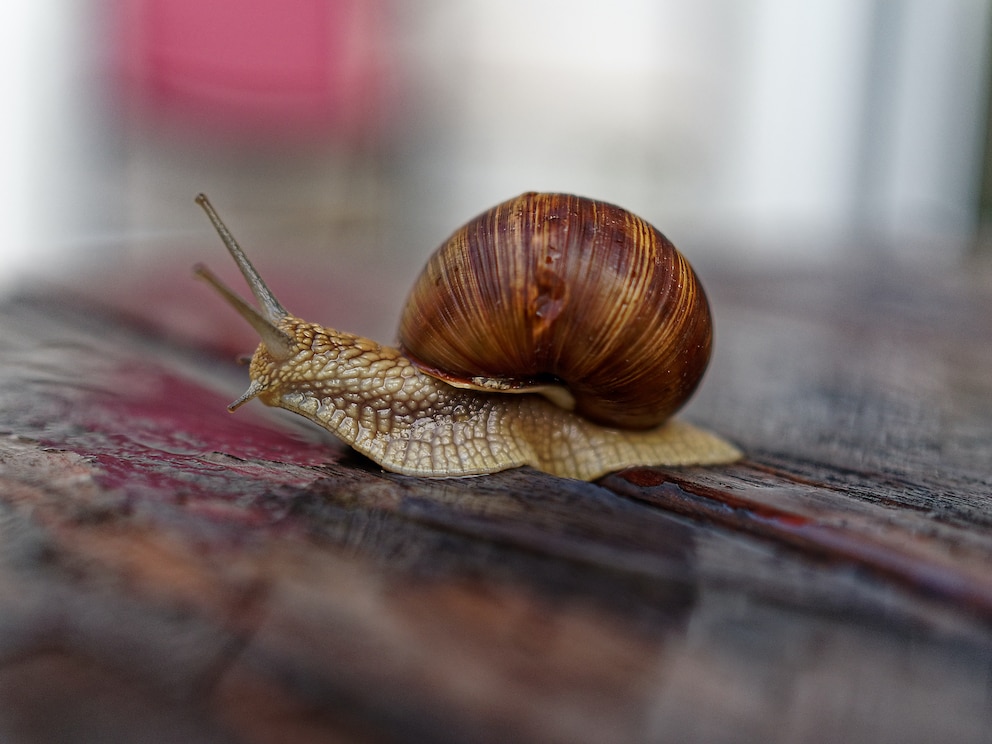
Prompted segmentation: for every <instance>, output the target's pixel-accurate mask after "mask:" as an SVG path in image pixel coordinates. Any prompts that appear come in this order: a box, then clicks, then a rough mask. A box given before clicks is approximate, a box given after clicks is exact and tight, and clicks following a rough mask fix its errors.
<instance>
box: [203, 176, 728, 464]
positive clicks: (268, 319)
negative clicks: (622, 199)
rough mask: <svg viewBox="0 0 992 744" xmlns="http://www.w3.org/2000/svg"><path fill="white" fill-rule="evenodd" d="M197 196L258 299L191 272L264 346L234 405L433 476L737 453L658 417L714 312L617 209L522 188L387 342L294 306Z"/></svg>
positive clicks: (656, 242)
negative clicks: (296, 421)
mask: <svg viewBox="0 0 992 744" xmlns="http://www.w3.org/2000/svg"><path fill="white" fill-rule="evenodd" d="M197 202H198V203H199V204H200V205H201V206H202V207H203V208H204V210H205V211H206V212H207V215H208V216H209V217H210V219H211V221H212V222H213V223H214V226H215V228H216V229H217V231H218V233H219V234H220V236H221V238H222V239H223V241H224V243H225V245H226V246H227V248H228V250H229V252H230V253H231V255H232V257H233V258H234V259H235V261H236V262H237V264H238V266H239V268H240V269H241V272H242V274H243V275H244V277H245V279H246V281H247V282H248V284H249V286H250V287H251V290H252V293H253V294H254V296H255V298H256V300H257V301H258V303H259V305H260V309H256V308H254V307H252V306H251V305H249V304H248V303H247V302H245V301H244V300H242V299H241V298H240V297H238V296H237V295H236V294H235V293H234V292H232V291H231V290H230V289H228V288H227V287H226V286H225V285H224V284H222V283H221V282H220V281H219V280H218V279H217V278H216V277H215V276H214V275H213V274H212V273H211V272H209V271H208V270H207V269H206V268H205V267H202V266H200V267H197V269H196V273H197V274H198V275H199V276H200V277H201V278H203V279H205V280H207V281H208V282H209V283H210V284H212V285H213V286H214V287H215V288H216V289H217V290H218V291H219V292H220V293H221V294H222V295H223V296H224V298H225V299H226V300H227V301H228V302H229V303H230V304H231V305H232V306H234V308H235V309H236V310H237V311H238V312H239V313H240V314H241V315H242V316H243V317H244V318H245V319H246V320H247V321H248V322H249V323H250V324H251V325H252V326H253V327H254V328H255V330H256V331H257V332H258V334H259V336H260V337H261V339H262V342H261V344H260V345H259V347H258V349H257V350H256V352H255V354H254V356H253V357H252V360H251V364H250V366H249V375H250V377H251V385H250V386H249V388H248V390H247V391H246V392H245V393H244V395H242V396H241V398H239V399H238V400H237V401H235V402H234V403H232V404H231V405H230V406H229V408H230V410H234V409H236V408H237V407H238V406H240V405H242V404H243V403H245V402H246V401H248V400H251V399H252V398H255V397H258V398H259V399H260V400H261V401H262V402H263V403H266V404H267V405H272V406H279V407H282V408H286V409H288V410H290V411H294V412H295V413H299V414H300V415H302V416H305V417H306V418H309V419H310V420H312V421H314V422H316V423H317V424H319V425H321V426H323V427H324V428H326V429H328V430H329V431H331V432H333V433H334V434H336V435H337V436H338V437H339V438H341V439H342V440H343V441H345V442H346V443H348V444H349V445H351V446H352V447H354V448H355V449H356V450H358V451H359V452H362V453H363V454H365V455H367V456H368V457H370V458H371V459H372V460H374V461H375V462H377V463H378V464H380V465H381V466H382V467H383V468H385V469H387V470H392V471H395V472H399V473H406V474H411V475H422V476H430V477H451V476H462V475H477V474H482V473H491V472H496V471H499V470H504V469H507V468H512V467H517V466H520V465H531V466H533V467H535V468H538V469H540V470H544V471H546V472H549V473H552V474H555V475H562V476H566V477H573V478H581V479H592V478H596V477H598V476H600V475H602V474H604V473H607V472H610V471H612V470H618V469H620V468H623V467H628V466H631V465H686V464H713V463H726V462H731V461H733V460H736V459H737V458H739V457H740V452H739V451H738V450H737V449H736V448H735V447H734V446H733V445H731V444H729V443H727V442H725V441H724V440H723V439H721V438H719V437H717V436H715V435H713V434H711V433H709V432H706V431H703V430H702V429H699V428H696V427H694V426H691V425H690V424H687V423H684V422H679V421H674V420H670V419H669V417H670V416H671V414H672V413H673V412H674V411H675V410H677V409H678V408H679V407H680V406H681V405H682V404H683V403H684V402H685V401H686V400H687V399H688V398H689V396H690V395H691V394H692V392H693V391H694V390H695V388H696V387H697V385H698V384H699V380H700V378H701V377H702V374H703V372H704V371H705V368H706V364H707V362H708V359H709V351H710V344H711V339H712V325H711V320H710V313H709V307H708V305H707V302H706V297H705V295H704V293H703V291H702V288H701V287H700V285H699V282H698V281H697V279H696V277H695V274H694V273H693V271H692V269H691V268H690V267H689V265H688V263H687V262H686V261H685V259H684V258H683V257H682V256H681V254H679V253H678V251H676V250H675V248H674V247H673V246H672V244H671V243H670V242H669V241H668V240H667V239H666V238H665V237H664V236H662V235H661V233H659V232H658V231H657V230H655V229H654V228H653V227H651V226H650V225H649V224H648V223H646V222H644V221H643V220H641V219H639V218H637V217H635V216H633V215H631V214H630V213H628V212H626V211H625V210H622V209H620V208H619V207H615V206H612V205H609V204H605V203H603V202H596V201H592V200H588V199H582V198H579V197H574V196H568V195H562V194H524V195H523V196H521V197H518V198H517V199H513V200H510V201H508V202H505V203H504V204H501V205H499V206H497V207H495V208H493V209H491V210H489V211H488V212H486V213H484V214H482V215H480V216H479V217H477V218H476V219H474V220H472V221H470V222H469V223H468V224H466V225H465V226H464V227H462V228H461V229H460V230H458V231H457V232H456V233H455V234H454V235H453V236H452V237H451V238H450V239H449V240H448V241H447V242H446V243H445V244H444V245H442V247H441V248H440V249H438V251H437V252H436V253H435V254H434V255H433V256H432V257H431V259H430V260H429V261H428V264H427V267H426V268H425V270H424V272H423V273H422V274H421V276H420V277H419V278H418V279H417V280H416V282H415V283H414V287H413V289H412V291H411V294H410V298H409V301H408V303H407V307H406V309H405V311H404V313H403V317H402V319H401V321H400V331H399V336H400V342H401V348H394V347H390V346H384V345H381V344H378V343H376V342H374V341H370V340H368V339H364V338H361V337H358V336H354V335H352V334H348V333H344V332H341V331H336V330H334V329H330V328H325V327H323V326H320V325H317V324H314V323H309V322H306V321H304V320H301V319H300V318H297V317H295V316H293V315H291V314H289V313H288V312H287V311H286V310H285V309H284V308H283V307H282V305H281V304H280V303H279V301H278V300H277V299H276V298H275V297H274V296H273V295H272V293H271V291H270V290H269V289H268V287H266V285H265V283H264V282H263V281H262V278H261V277H260V276H259V275H258V272H257V271H256V270H255V268H254V267H253V266H252V265H251V262H250V261H249V260H248V259H247V257H246V256H245V254H244V253H243V251H242V250H241V248H240V247H239V246H238V244H237V242H236V241H235V239H234V238H233V236H232V235H231V234H230V232H229V231H228V230H227V228H226V226H224V224H223V222H222V221H221V220H220V218H219V217H218V216H217V214H216V212H215V211H214V210H213V208H212V207H211V206H210V204H209V202H208V201H207V199H206V197H205V196H203V195H202V194H201V195H200V196H198V197H197Z"/></svg>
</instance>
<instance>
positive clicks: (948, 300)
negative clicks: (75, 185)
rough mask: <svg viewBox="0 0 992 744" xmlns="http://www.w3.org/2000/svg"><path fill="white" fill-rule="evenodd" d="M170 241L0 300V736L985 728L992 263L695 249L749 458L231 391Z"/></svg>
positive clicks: (633, 736) (733, 419) (803, 737)
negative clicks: (614, 455)
mask: <svg viewBox="0 0 992 744" xmlns="http://www.w3.org/2000/svg"><path fill="white" fill-rule="evenodd" d="M182 269H183V271H181V272H177V273H175V275H172V274H169V273H168V272H165V273H163V272H155V274H154V275H152V276H149V277H148V278H147V279H145V280H142V278H140V277H139V278H138V279H135V278H133V277H132V279H131V281H130V283H128V284H125V283H124V282H123V281H122V282H119V283H115V284H113V285H112V288H111V289H107V290H106V291H104V292H102V293H100V294H99V295H98V296H97V294H96V293H93V292H90V293H89V295H90V296H89V298H78V297H77V298H71V297H69V296H68V295H66V294H65V293H63V292H56V291H40V292H36V293H33V294H31V295H23V296H20V297H17V298H13V299H11V300H9V301H8V302H6V303H5V304H4V305H3V306H2V307H0V342H2V343H0V361H2V364H0V742H62V741H74V742H89V741H94V742H103V741H134V742H138V741H140V742H228V741H246V742H325V741H332V742H351V741H356V742H387V741H414V742H508V741H514V742H579V743H581V742H597V743H598V742H669V741H670V742H800V741H801V742H807V741H811V742H819V741H823V742H862V741H864V742H900V743H904V742H936V741H941V742H951V741H953V742H985V743H986V744H988V742H992V288H990V287H992V281H990V280H992V274H990V273H989V272H988V271H987V270H983V269H974V268H969V269H968V270H939V271H938V270H922V269H913V270H910V269H905V268H896V267H893V266H891V265H880V266H865V267H861V270H859V271H856V272H851V273H845V274H838V273H833V272H832V271H831V270H820V271H815V272H810V273H808V274H795V273H794V274H791V275H787V274H778V275H776V274H769V273H768V272H761V273H758V272H755V273H741V272H735V271H731V270H723V271H710V272H708V273H707V272H704V280H705V281H706V284H707V288H708V291H709V293H710V295H711V300H712V303H713V306H714V310H715V313H716V320H717V341H716V356H715V359H714V363H713V366H712V368H711V371H710V373H709V375H708V378H707V379H706V381H705V382H704V384H703V387H702V389H701V391H700V394H699V396H698V399H697V400H696V401H694V403H693V404H692V405H691V407H690V408H689V410H688V411H687V413H686V415H687V417H688V418H689V419H691V420H694V421H696V422H698V423H701V424H705V425H707V426H709V427H711V428H713V429H715V430H717V431H719V432H721V433H723V434H725V435H726V436H728V437H730V438H732V439H733V440H734V441H736V442H737V443H738V444H740V445H741V446H742V447H743V448H744V449H745V450H746V452H747V454H748V457H747V459H746V460H745V461H743V462H741V463H739V464H737V465H734V466H732V467H725V468H716V469H695V468H690V469H660V468H651V469H647V468H639V469H632V470H628V471H625V472H622V473H617V474H613V475H610V476H608V477H606V478H604V479H602V480H601V481H600V482H598V483H594V484H588V483H578V482H574V481H567V480H560V479H554V478H551V477H548V476H544V475H541V474H538V473H535V472H533V471H529V470H517V471H511V472H506V473H502V474H498V475H495V476H492V477H480V478H469V479H461V480H448V481H428V480H419V479H415V478H408V477H402V476H396V475H391V474H388V473H383V472H381V471H380V470H379V469H378V468H376V467H375V466H374V465H373V464H371V463H370V462H368V461H366V460H364V459H362V458H360V457H358V456H356V455H354V454H352V453H350V452H349V451H347V450H346V449H344V448H343V447H341V446H340V445H338V444H336V443H335V442H333V441H332V440H331V439H330V438H329V437H327V436H323V435H321V434H320V433H318V432H315V431H314V429H312V428H310V427H309V425H307V424H306V422H302V421H300V422H298V421H296V420H295V419H292V418H290V417H288V416H284V415H282V414H280V413H279V412H272V411H268V410H266V409H264V408H263V407H262V406H260V405H258V404H252V405H250V406H246V407H245V408H243V409H241V410H239V411H238V412H237V413H236V414H234V415H231V414H228V413H227V412H226V410H225V406H226V404H227V403H228V402H229V401H230V400H231V399H233V398H234V397H235V396H236V395H237V394H238V393H239V392H240V391H241V389H242V387H243V385H244V381H245V379H246V372H245V370H244V369H243V368H241V367H238V366H236V365H234V364H233V363H232V362H231V361H230V360H231V358H232V356H233V354H234V353H235V352H245V351H250V350H251V348H252V345H253V344H252V341H251V335H250V332H249V331H248V330H247V329H243V328H241V327H240V325H239V323H240V321H239V319H237V318H233V317H230V316H229V314H228V313H229V311H227V310H226V309H225V308H223V307H221V306H220V304H219V302H218V301H217V300H216V299H215V298H213V297H212V296H211V295H210V294H209V292H208V290H207V289H206V288H201V287H199V286H194V285H193V284H192V282H191V281H190V280H189V278H188V274H186V273H185V267H182ZM142 281H144V283H142ZM201 289H202V291H200V290H201ZM94 297H97V298H96V299H94ZM282 299H283V300H284V302H285V303H286V304H287V305H288V306H289V307H290V309H296V308H297V307H299V305H298V304H296V303H294V302H293V301H292V298H291V297H283V298H282ZM139 307H141V308H143V309H141V310H138V309H136V308H139ZM300 312H301V314H302V312H303V311H302V310H301V311H300ZM311 319H313V320H327V318H319V317H315V318H311Z"/></svg>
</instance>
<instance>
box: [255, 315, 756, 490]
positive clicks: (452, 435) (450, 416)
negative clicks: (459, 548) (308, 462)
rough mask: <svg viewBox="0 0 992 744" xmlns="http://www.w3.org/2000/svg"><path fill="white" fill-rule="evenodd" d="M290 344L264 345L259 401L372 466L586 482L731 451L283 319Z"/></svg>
mask: <svg viewBox="0 0 992 744" xmlns="http://www.w3.org/2000/svg"><path fill="white" fill-rule="evenodd" d="M278 327H279V328H280V329H281V330H283V331H285V332H286V333H287V334H288V335H289V336H290V337H292V338H293V339H294V341H295V343H296V350H295V353H294V354H293V355H292V356H291V357H290V358H289V359H286V360H278V359H275V358H273V357H272V355H271V354H269V352H268V350H267V348H266V346H265V344H264V343H263V344H262V345H260V346H259V348H258V350H257V351H256V352H255V356H254V357H253V358H252V362H251V366H250V375H251V378H252V381H253V386H258V387H259V389H260V392H258V393H257V397H258V398H259V399H261V400H262V402H264V403H266V404H268V405H271V406H279V407H281V408H285V409H288V410H290V411H293V412H294V413H298V414H300V415H302V416H305V417H306V418H308V419H310V420H311V421H314V422H316V423H317V424H319V425H320V426H322V427H324V428H325V429H327V430H328V431H330V432H332V433H334V434H335V435H337V436H338V437H339V438H340V439H342V440H343V441H345V442H347V443H348V444H349V445H351V446H352V447H354V448H355V449H356V450H358V451H359V452H361V453H362V454H364V455H366V456H368V457H369V458H371V459H372V460H374V461H375V462H377V463H378V464H380V465H381V466H382V467H384V468H385V469H387V470H391V471H394V472H397V473H405V474H408V475H420V476H430V477H452V476H465V475H478V474H482V473H493V472H496V471H499V470H505V469H507V468H513V467H518V466H521V465H530V466H532V467H534V468H537V469H538V470H543V471H545V472H548V473H552V474H554V475H560V476H566V477H570V478H579V479H582V480H591V479H593V478H597V477H599V476H601V475H603V474H605V473H608V472H611V471H613V470H619V469H621V468H624V467H628V466H630V465H652V464H666V465H684V464H710V463H719V462H727V461H730V460H735V459H737V458H738V457H739V456H740V453H739V452H738V451H737V450H736V449H735V448H733V447H732V446H731V445H728V444H727V443H726V442H724V441H723V440H721V439H719V438H718V437H716V436H714V435H712V434H709V433H708V432H705V431H703V430H701V429H698V428H696V427H693V426H691V425H689V424H686V423H683V422H677V421H671V422H669V423H667V424H665V425H663V426H661V427H660V428H655V429H649V430H644V431H627V430H622V429H614V428H608V427H603V426H600V425H597V424H594V423H592V422H591V421H588V420H586V419H584V418H582V417H580V416H578V415H576V414H574V413H571V412H569V411H566V410H564V409H561V408H558V407H557V406H555V405H554V404H552V403H551V402H549V401H548V400H546V399H545V398H543V397H541V396H539V395H507V394H501V393H481V392H477V391H474V390H464V389H459V388H455V387H452V386H451V385H448V384H446V383H444V382H442V381H440V380H437V379H435V378H433V377H430V376H429V375H426V374H424V373H423V372H421V371H420V370H418V369H417V368H416V367H415V366H414V365H413V364H412V363H411V362H410V360H409V359H408V358H407V357H405V356H404V355H403V354H402V353H401V352H400V351H399V349H396V348H393V347H388V346H381V345H379V344H377V343H375V342H373V341H369V340H368V339H364V338H360V337H358V336H353V335H350V334H345V333H340V332H337V331H333V330H329V329H326V328H322V327H321V326H319V325H315V324H312V323H306V322H304V321H301V320H299V319H298V318H294V317H292V316H286V317H285V318H283V319H282V320H281V321H280V322H279V324H278Z"/></svg>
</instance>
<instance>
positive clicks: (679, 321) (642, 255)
mask: <svg viewBox="0 0 992 744" xmlns="http://www.w3.org/2000/svg"><path fill="white" fill-rule="evenodd" d="M712 336H713V331H712V322H711V319H710V309H709V305H708V303H707V301H706V295H705V294H704V293H703V288H702V286H701V285H700V283H699V281H698V280H697V278H696V275H695V273H694V272H693V270H692V268H691V267H690V266H689V263H688V262H687V261H686V260H685V258H684V257H683V256H682V254H681V253H679V252H678V251H677V250H676V249H675V246H673V245H672V244H671V242H669V240H668V239H667V238H666V237H665V236H664V235H662V234H661V233H660V232H658V231H657V230H656V229H655V228H654V227H652V226H651V225H650V224H648V223H647V222H645V221H644V220H642V219H640V218H639V217H636V216H634V215H633V214H631V213H630V212H628V211H626V210H624V209H621V208H620V207H616V206H614V205H612V204H606V203H604V202H599V201H593V200H591V199H583V198H580V197H577V196H570V195H567V194H535V193H529V194H523V195H522V196H520V197H517V198H516V199H511V200H509V201H507V202H504V203H503V204H500V205H498V206H496V207H494V208H493V209H490V210H489V211H487V212H485V213H483V214H481V215H479V216H478V217H476V218H475V219H473V220H471V221H470V222H468V223H467V224H466V225H465V226H464V227H462V228H461V229H459V230H458V231H457V232H455V233H454V234H453V235H452V236H451V237H450V238H449V239H448V240H447V241H446V242H445V243H444V244H443V245H442V246H441V247H440V248H439V249H438V250H437V251H436V252H435V253H434V255H433V256H431V258H430V260H429V261H428V262H427V266H426V268H425V269H424V271H423V273H422V274H421V275H420V277H419V278H418V279H417V280H416V282H415V283H414V285H413V289H412V290H411V292H410V297H409V299H408V300H407V303H406V307H405V309H404V311H403V315H402V317H401V319H400V328H399V338H400V345H401V348H402V349H403V350H404V352H405V353H406V354H407V355H408V356H409V357H410V358H411V359H412V360H413V362H414V363H415V364H416V365H417V366H418V367H420V368H421V369H423V370H424V371H426V372H427V373H428V374H432V375H435V376H437V377H440V378H441V379H443V380H445V381H446V382H449V383H451V384H453V385H459V386H463V387H473V388H476V389H480V390H502V391H518V392H519V391H526V390H535V389H537V390H540V389H544V391H545V392H546V393H547V392H549V391H548V386H549V385H555V386H560V387H564V388H565V389H566V390H567V391H568V393H569V396H568V397H566V398H565V399H566V400H567V399H568V398H569V397H570V398H571V399H573V400H574V410H575V412H576V413H578V414H579V415H580V416H583V417H585V418H587V419H589V420H591V421H595V422H597V423H600V424H604V425H607V426H617V427H621V428H631V429H644V428H648V427H652V426H657V425H658V424H660V423H661V422H662V421H665V420H666V419H668V418H670V417H671V416H672V414H674V413H675V412H676V411H677V410H678V409H679V408H681V407H682V405H683V404H684V403H685V402H686V401H687V400H688V399H689V397H690V396H691V395H692V393H693V392H694V391H695V389H696V387H697V385H698V384H699V381H700V380H701V379H702V376H703V372H704V371H705V370H706V365H707V363H708V362H709V358H710V345H711V341H712ZM551 395H552V396H554V393H553V392H552V393H551ZM559 399H560V394H559Z"/></svg>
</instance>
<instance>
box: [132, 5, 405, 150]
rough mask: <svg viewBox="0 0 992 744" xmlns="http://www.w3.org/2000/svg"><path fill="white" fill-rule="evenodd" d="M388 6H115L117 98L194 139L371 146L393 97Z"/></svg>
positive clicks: (153, 119)
mask: <svg viewBox="0 0 992 744" xmlns="http://www.w3.org/2000/svg"><path fill="white" fill-rule="evenodd" d="M385 5H386V4H385V2H383V1H382V0H210V1H209V2H203V0H121V2H119V3H117V4H116V5H115V6H114V7H115V10H116V12H117V14H118V18H117V21H118V23H117V28H118V30H119V37H118V38H119V46H118V51H119V52H120V54H119V55H118V58H117V64H118V66H119V71H120V73H121V74H120V79H121V82H122V83H123V93H124V94H125V96H126V99H127V101H128V102H130V103H132V104H136V105H137V106H138V111H139V113H141V114H144V115H146V116H147V117H148V118H150V119H151V120H152V121H154V122H155V123H159V124H170V125H175V124H179V125H185V126H186V127H191V128H195V129H196V130H197V131H198V132H201V133H207V134H209V133H213V134H219V135H222V136H225V137H226V136H236V137H243V138H246V139H265V140H276V141H292V140H295V139H297V138H299V137H305V138H307V139H312V138H319V139H345V140H348V141H350V142H352V143H356V144H357V143H359V142H364V141H367V140H368V139H370V138H374V137H375V135H376V133H378V132H379V131H380V130H381V127H382V125H383V123H384V119H385V116H386V112H387V110H388V109H389V108H390V106H389V101H388V100H387V99H388V98H389V97H390V96H391V94H392V91H391V90H390V84H389V81H390V72H391V70H392V69H393V65H392V60H391V59H390V53H391V49H392V46H391V44H390V39H389V32H388V30H387V25H388V24H387V23H386V22H385V21H386V17H387V13H386V10H387V8H386V7H385ZM205 130H206V131H205Z"/></svg>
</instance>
